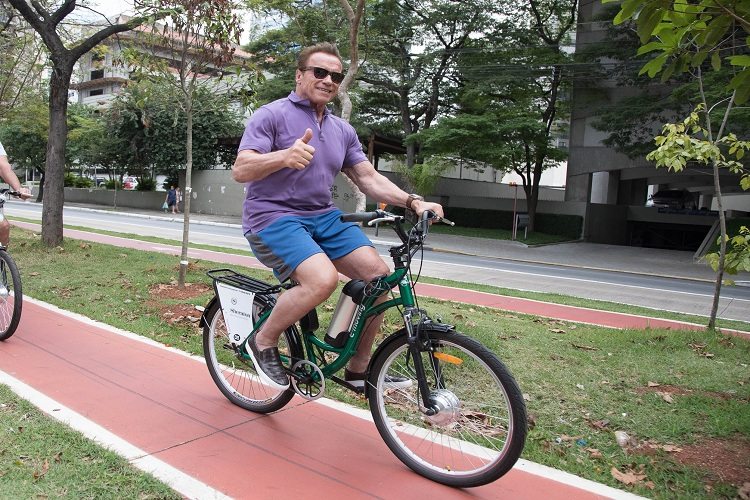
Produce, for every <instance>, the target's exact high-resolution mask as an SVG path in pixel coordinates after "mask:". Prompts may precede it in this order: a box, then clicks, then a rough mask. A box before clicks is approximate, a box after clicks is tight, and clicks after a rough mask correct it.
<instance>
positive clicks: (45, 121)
mask: <svg viewBox="0 0 750 500" xmlns="http://www.w3.org/2000/svg"><path fill="white" fill-rule="evenodd" d="M48 135H49V106H48V105H47V103H46V102H45V101H44V99H41V98H40V99H35V100H32V99H29V100H26V101H24V102H23V103H22V104H19V105H17V106H16V107H15V108H14V111H13V113H11V114H9V115H8V116H7V117H6V118H5V119H4V120H3V121H2V122H0V142H2V143H4V144H6V145H12V147H8V158H9V159H10V161H11V163H12V164H13V166H14V167H16V168H19V167H20V168H24V169H29V170H34V171H36V172H38V173H39V174H40V175H41V179H42V181H41V183H40V184H39V192H38V193H37V201H42V199H43V196H44V177H45V171H44V165H45V160H46V155H47V137H48Z"/></svg>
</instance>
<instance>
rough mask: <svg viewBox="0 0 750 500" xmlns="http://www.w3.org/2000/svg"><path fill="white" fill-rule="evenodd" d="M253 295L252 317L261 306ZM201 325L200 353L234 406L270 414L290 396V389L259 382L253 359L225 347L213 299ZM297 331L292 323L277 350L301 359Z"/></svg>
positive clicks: (218, 309) (226, 340)
mask: <svg viewBox="0 0 750 500" xmlns="http://www.w3.org/2000/svg"><path fill="white" fill-rule="evenodd" d="M260 300H261V299H260V298H259V297H258V296H256V298H255V301H254V302H253V312H252V314H253V320H254V321H255V320H256V319H257V317H258V314H259V311H261V310H263V307H264V305H263V304H260V303H259V301H260ZM205 318H206V321H205V324H204V326H203V354H204V357H205V358H206V365H207V366H208V371H209V373H210V374H211V378H212V379H213V380H214V382H215V383H216V385H217V387H218V388H219V390H220V391H221V392H222V394H224V396H226V398H227V399H229V401H231V402H232V403H234V404H235V405H237V406H239V407H241V408H244V409H246V410H250V411H252V412H255V413H271V412H274V411H277V410H279V409H281V408H283V407H284V405H286V404H287V403H288V402H289V401H290V400H291V399H292V397H293V396H294V389H292V388H291V386H290V388H289V389H286V390H283V391H279V390H275V389H272V388H270V387H268V386H267V385H265V384H263V383H261V381H260V379H259V378H258V375H257V372H256V370H255V367H254V366H253V362H252V361H251V360H250V358H249V357H246V356H242V355H241V354H238V353H237V352H236V351H235V350H234V349H233V348H232V347H229V337H228V333H227V329H226V324H225V323H224V315H223V313H222V310H221V305H220V304H219V301H218V300H216V301H214V303H213V304H212V305H211V306H210V307H209V309H208V311H207V312H206V316H205ZM300 345H301V344H300V341H299V333H298V332H297V330H296V328H295V327H294V326H292V327H290V328H288V329H287V330H286V332H284V335H282V337H281V339H280V344H279V351H280V352H282V353H285V354H287V355H289V356H290V357H291V358H293V359H301V358H302V348H301V347H300Z"/></svg>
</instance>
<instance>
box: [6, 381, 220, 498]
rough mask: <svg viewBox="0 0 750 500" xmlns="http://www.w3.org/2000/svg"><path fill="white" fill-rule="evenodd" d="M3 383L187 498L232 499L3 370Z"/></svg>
mask: <svg viewBox="0 0 750 500" xmlns="http://www.w3.org/2000/svg"><path fill="white" fill-rule="evenodd" d="M0 383H3V384H5V385H7V386H8V387H10V388H11V390H12V391H13V392H15V393H16V394H17V395H18V396H19V397H21V398H23V399H25V400H27V401H29V402H30V403H31V404H33V405H34V406H36V407H37V408H39V409H40V410H41V411H43V412H44V413H46V414H47V415H49V416H50V417H52V418H54V419H55V420H57V421H59V422H61V423H63V424H65V425H67V426H69V427H71V428H72V429H74V430H76V431H78V432H80V433H81V434H83V435H84V436H86V437H87V438H89V439H91V440H92V441H95V442H96V443H97V444H99V445H101V446H103V447H105V448H107V449H109V450H111V451H113V452H115V453H117V454H118V455H120V456H121V457H123V458H125V459H126V460H127V461H128V462H130V464H131V465H133V466H134V467H137V468H138V469H140V470H142V471H144V472H147V473H149V474H151V475H153V476H154V477H156V478H157V479H159V480H160V481H162V482H163V483H165V484H167V485H168V486H169V487H170V488H172V489H173V490H175V491H176V492H178V493H180V494H181V495H184V496H185V497H187V498H195V499H204V498H210V499H216V500H224V499H230V498H231V497H228V496H226V495H225V494H223V493H222V492H220V491H219V490H216V489H214V488H211V487H210V486H208V485H207V484H205V483H202V482H200V481H198V480H197V479H195V478H193V477H191V476H189V475H187V474H185V473H184V472H182V471H180V470H179V469H177V468H175V467H172V466H171V465H169V464H168V463H166V462H164V461H162V460H159V459H158V458H155V457H153V456H151V455H149V454H148V453H147V452H146V451H144V450H141V449H140V448H138V447H136V446H134V445H132V444H130V443H129V442H127V441H125V440H124V439H122V438H121V437H119V436H117V435H115V434H113V433H112V432H110V431H108V430H107V429H105V428H104V427H102V426H101V425H99V424H97V423H95V422H93V421H91V420H89V419H87V418H86V417H84V416H83V415H81V414H80V413H77V412H75V411H73V410H71V409H70V408H68V407H66V406H65V405H62V404H60V403H58V402H57V401H55V400H54V399H52V398H50V397H48V396H45V395H44V394H42V393H41V392H39V391H37V390H36V389H34V388H33V387H31V386H30V385H28V384H25V383H24V382H22V381H20V380H18V379H17V378H15V377H13V376H11V375H9V374H7V373H5V372H4V371H2V370H0Z"/></svg>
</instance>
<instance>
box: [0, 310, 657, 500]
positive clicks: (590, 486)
mask: <svg viewBox="0 0 750 500" xmlns="http://www.w3.org/2000/svg"><path fill="white" fill-rule="evenodd" d="M24 300H28V301H30V302H33V303H34V304H36V305H38V306H40V307H44V308H45V309H48V310H50V311H53V312H55V313H58V314H61V315H63V316H66V317H69V318H72V319H75V320H77V321H81V322H83V323H86V324H89V325H93V326H96V327H98V328H101V329H102V330H106V331H108V332H111V333H114V334H117V335H121V336H123V337H127V338H129V339H132V340H136V341H138V342H143V343H144V344H148V345H150V346H154V347H158V348H159V349H164V350H165V351H169V352H171V353H174V354H179V355H181V356H185V357H187V358H190V359H192V360H194V361H198V362H200V363H201V364H205V360H204V359H203V358H202V357H200V356H195V355H193V354H189V353H187V352H184V351H180V350H179V349H175V348H174V347H167V346H165V345H164V344H160V343H159V342H156V341H154V340H151V339H149V338H146V337H142V336H140V335H137V334H135V333H132V332H129V331H127V330H122V329H120V328H115V327H114V326H111V325H107V324H105V323H101V322H99V321H96V320H93V319H91V318H88V317H86V316H83V315H81V314H77V313H74V312H71V311H66V310H65V309H60V308H59V307H57V306H55V305H52V304H48V303H46V302H42V301H40V300H36V299H33V298H31V297H27V296H24ZM0 373H2V372H0ZM217 390H218V389H217ZM24 394H25V393H23V392H22V393H19V396H21V397H24ZM312 403H313V404H321V405H323V406H325V407H327V408H331V409H334V410H337V411H340V412H342V413H345V414H347V415H350V416H353V417H356V418H360V419H363V420H367V421H369V422H372V416H371V414H370V412H369V411H367V410H364V409H362V408H356V407H354V406H351V405H348V404H346V403H342V402H339V401H334V400H332V399H328V398H325V397H323V398H320V399H317V400H315V401H312ZM56 408H59V406H57V407H56ZM118 439H120V438H118ZM515 467H516V468H519V469H520V470H523V471H525V472H528V473H530V474H534V475H537V476H540V477H545V478H549V479H551V480H553V481H557V482H560V483H563V484H569V485H572V486H575V487H576V488H580V489H582V490H586V491H591V492H594V493H597V494H600V495H602V496H606V497H609V498H615V499H623V500H630V499H635V498H642V497H638V496H635V495H632V494H630V493H627V492H624V491H621V490H618V489H615V488H611V487H609V486H606V485H604V484H600V483H597V482H594V481H590V480H588V479H584V478H581V477H578V476H576V475H573V474H570V473H568V472H564V471H561V470H558V469H553V468H551V467H547V466H544V465H541V464H537V463H535V462H529V461H528V460H519V461H518V462H517V463H516V465H515ZM157 477H159V478H160V479H161V477H160V476H157ZM162 480H163V479H162ZM167 484H169V483H167ZM170 486H171V484H170ZM206 498H212V497H206Z"/></svg>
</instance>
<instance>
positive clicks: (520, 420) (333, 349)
mask: <svg viewBox="0 0 750 500" xmlns="http://www.w3.org/2000/svg"><path fill="white" fill-rule="evenodd" d="M342 218H343V219H344V220H346V221H352V222H363V223H368V224H371V225H372V224H375V223H378V224H383V223H390V224H392V227H393V228H394V230H395V231H396V234H398V236H399V238H400V239H401V242H402V244H401V245H398V246H394V247H392V248H391V249H390V255H391V257H392V258H393V263H394V271H393V273H391V274H390V275H388V276H385V277H382V278H379V279H376V280H374V281H372V282H369V283H365V282H363V281H361V280H352V281H350V282H349V283H348V284H347V285H346V286H345V287H344V290H343V291H342V296H341V297H340V299H339V306H337V309H336V311H335V312H334V319H333V320H332V321H331V323H332V326H331V327H330V328H329V329H328V331H327V333H326V335H325V336H323V335H321V336H322V337H323V338H320V337H318V336H316V335H315V332H316V331H317V330H318V327H319V325H318V317H317V313H316V311H315V310H312V311H310V312H309V313H308V314H307V315H306V316H305V317H303V318H301V319H300V321H299V327H298V326H297V325H296V324H295V325H292V326H291V327H290V328H288V329H287V330H286V331H285V332H284V335H282V336H281V339H280V341H279V351H280V353H281V357H282V362H283V364H284V366H285V367H286V369H287V372H288V374H289V377H290V380H291V385H290V387H289V389H286V390H281V391H279V390H275V389H271V388H270V387H268V386H267V385H264V384H263V383H261V381H260V378H259V377H258V375H257V373H256V370H255V367H254V366H253V363H252V361H251V359H250V356H249V355H248V354H247V352H246V350H245V341H246V340H247V338H249V336H250V335H252V334H253V333H254V331H255V329H257V328H258V327H259V326H260V325H262V324H263V322H264V321H265V319H266V318H267V317H268V315H269V314H270V312H271V309H273V307H274V304H275V302H276V298H277V296H278V294H279V293H280V292H281V291H282V290H284V289H289V288H291V287H292V286H294V284H293V283H283V284H279V285H271V284H268V283H265V282H263V281H260V280H257V279H254V278H251V277H249V276H245V275H242V274H239V273H236V272H234V271H232V270H230V269H216V270H212V271H209V272H208V275H209V276H210V277H211V278H212V279H213V280H214V289H215V291H216V296H215V297H214V298H213V299H212V300H211V301H210V302H209V303H208V305H207V306H206V309H205V312H204V315H203V318H202V319H201V321H202V325H203V350H204V354H205V358H206V363H207V365H208V370H209V372H210V373H211V377H212V378H213V380H214V382H215V383H216V385H217V386H218V387H219V389H220V390H221V392H222V393H223V394H224V395H225V396H226V397H227V398H228V399H229V400H230V401H231V402H232V403H234V404H236V405H238V406H240V407H242V408H245V409H247V410H250V411H253V412H258V413H269V412H273V411H276V410H279V409H280V408H282V407H283V406H284V405H286V404H287V403H288V402H289V401H290V400H291V399H292V397H293V396H294V394H295V393H296V394H299V395H300V396H302V397H303V398H306V399H310V400H312V399H317V398H319V397H321V396H322V395H323V394H324V392H325V386H326V383H327V382H328V381H332V382H335V383H337V384H340V385H342V386H344V387H347V388H349V389H351V390H361V389H358V388H357V387H354V386H353V385H351V384H349V383H348V382H346V381H345V380H343V379H341V378H339V377H337V376H336V375H335V374H336V373H337V372H339V370H341V369H342V368H344V367H345V366H346V364H347V362H348V361H349V359H350V358H351V357H352V356H353V355H354V353H355V352H356V348H357V345H358V343H359V337H360V334H361V332H362V331H363V330H364V329H365V326H366V324H367V322H368V321H370V320H371V319H373V318H375V317H376V316H378V315H380V314H381V313H383V312H385V311H386V310H388V309H391V308H398V310H399V311H400V312H401V316H402V317H403V320H404V327H403V328H402V329H400V330H399V331H397V332H395V333H393V334H391V335H390V336H388V337H387V338H386V339H385V340H384V341H383V342H382V343H381V344H380V345H379V347H378V348H377V349H376V350H375V352H374V354H373V356H372V358H371V360H370V365H369V367H368V370H367V376H366V383H365V384H364V395H365V397H366V398H367V399H368V401H369V405H370V411H371V413H372V418H373V420H374V422H375V425H376V427H377V429H378V432H379V433H380V435H381V437H382V438H383V440H384V441H385V442H386V444H387V445H388V447H389V448H390V449H391V451H392V452H393V453H394V454H395V455H396V456H397V457H398V458H399V459H400V460H401V461H402V462H403V463H404V464H406V465H407V466H408V467H410V468H411V469H412V470H414V471H415V472H417V473H418V474H420V475H422V476H425V477H427V478H428V479H431V480H433V481H437V482H439V483H443V484H446V485H449V486H455V487H473V486H480V485H483V484H487V483H490V482H492V481H494V480H496V479H498V478H499V477H501V476H502V475H503V474H505V473H506V472H508V471H509V470H510V469H511V468H512V467H513V465H514V464H515V463H516V461H517V460H518V457H519V456H520V454H521V451H522V450H523V447H524V443H525V440H526V432H527V428H526V408H525V405H524V401H523V397H522V394H521V391H520V389H519V387H518V385H517V384H516V381H515V380H514V379H513V376H512V375H511V373H510V371H509V370H508V368H507V367H506V366H505V365H504V364H503V363H502V362H501V361H500V360H499V359H498V358H497V357H496V356H495V355H494V354H493V353H492V352H491V351H490V350H489V349H487V348H486V347H484V346H483V345H482V344H480V343H479V342H477V341H476V340H474V339H472V338H470V337H468V336H466V335H463V334H461V333H459V332H457V331H456V330H455V328H454V327H453V326H451V325H447V324H443V323H441V322H439V321H433V320H432V319H431V318H430V317H429V316H428V315H427V313H426V312H425V311H424V310H422V309H420V308H419V306H418V300H417V295H416V293H415V290H414V285H415V283H414V281H413V280H412V278H413V277H412V274H411V269H410V266H411V262H412V258H413V257H414V255H415V254H416V253H417V252H419V251H420V250H421V249H422V247H423V245H424V241H425V238H426V237H427V235H428V232H429V227H430V223H431V222H438V221H440V220H441V219H440V218H438V217H437V216H436V215H435V214H433V213H431V212H425V214H424V215H423V216H422V218H421V219H420V221H419V222H417V223H416V224H415V225H414V226H413V227H412V228H411V229H410V230H409V231H408V232H407V231H406V230H405V229H404V223H405V219H404V218H403V217H401V216H398V215H395V214H392V213H389V212H385V211H382V210H377V211H375V212H367V213H356V214H346V215H343V216H342ZM394 289H397V290H398V294H395V293H393V290H394ZM388 293H390V294H391V297H390V298H388V299H387V300H382V299H381V300H378V298H379V297H381V296H383V295H385V294H388ZM342 304H353V307H351V309H352V313H351V314H349V315H339V314H338V313H339V309H346V307H342V306H341V305H342ZM341 318H344V320H343V321H342V320H341ZM334 323H335V324H334ZM342 325H343V326H342ZM394 379H396V380H400V381H402V382H403V379H407V383H406V384H403V383H399V385H398V387H396V386H394V385H393V384H392V383H391V381H392V380H394ZM409 381H410V382H409Z"/></svg>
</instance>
